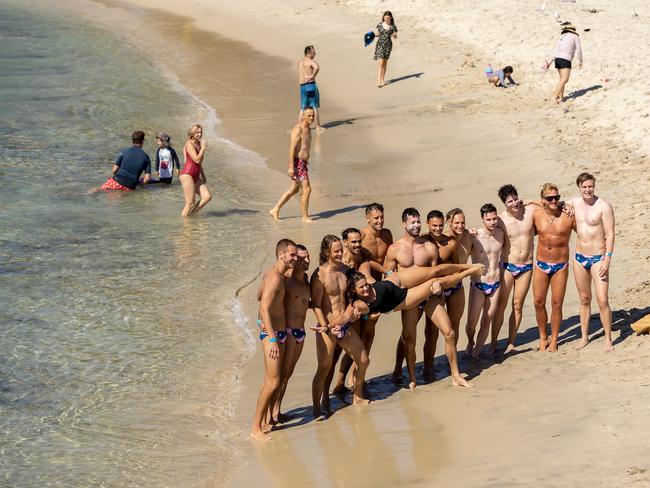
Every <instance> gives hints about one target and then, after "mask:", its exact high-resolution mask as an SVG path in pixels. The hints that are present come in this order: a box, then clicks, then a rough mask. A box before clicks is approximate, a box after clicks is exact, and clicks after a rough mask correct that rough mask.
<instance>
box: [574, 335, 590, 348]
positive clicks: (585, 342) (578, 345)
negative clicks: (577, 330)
mask: <svg viewBox="0 0 650 488" xmlns="http://www.w3.org/2000/svg"><path fill="white" fill-rule="evenodd" d="M587 344H589V339H587V338H586V337H585V338H582V339H580V342H579V343H578V344H576V345H575V346H573V349H575V350H576V351H579V350H580V349H582V348H583V347H585V346H586V345H587Z"/></svg>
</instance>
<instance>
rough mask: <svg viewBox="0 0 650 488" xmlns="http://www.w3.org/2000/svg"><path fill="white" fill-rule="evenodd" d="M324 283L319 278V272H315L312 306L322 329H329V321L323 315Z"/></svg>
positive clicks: (312, 286)
mask: <svg viewBox="0 0 650 488" xmlns="http://www.w3.org/2000/svg"><path fill="white" fill-rule="evenodd" d="M323 292H324V290H323V283H322V282H321V280H320V279H319V278H318V270H316V271H315V272H314V274H313V275H312V278H311V306H312V310H313V311H314V316H316V321H317V322H318V325H319V326H321V327H327V319H326V318H325V314H324V313H323V309H322V306H323Z"/></svg>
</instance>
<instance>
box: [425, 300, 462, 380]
mask: <svg viewBox="0 0 650 488" xmlns="http://www.w3.org/2000/svg"><path fill="white" fill-rule="evenodd" d="M431 300H432V299H429V301H431ZM442 303H443V304H444V298H443V299H442ZM424 318H425V323H424V347H423V349H422V354H423V355H424V361H423V362H424V380H425V381H433V380H434V379H435V377H434V375H433V362H434V360H435V357H436V345H437V343H438V335H439V334H438V333H439V331H438V327H436V325H435V324H434V323H433V322H432V321H431V319H430V318H429V314H425V317H424ZM455 340H456V339H455V337H454V342H455ZM454 349H455V344H454Z"/></svg>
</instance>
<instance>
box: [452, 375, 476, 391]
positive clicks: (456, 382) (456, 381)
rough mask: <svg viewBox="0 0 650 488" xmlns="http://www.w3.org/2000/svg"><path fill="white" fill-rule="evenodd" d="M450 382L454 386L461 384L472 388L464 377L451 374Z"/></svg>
mask: <svg viewBox="0 0 650 488" xmlns="http://www.w3.org/2000/svg"><path fill="white" fill-rule="evenodd" d="M451 384H452V385H454V386H462V387H465V388H470V389H471V388H474V385H472V384H470V383H469V382H468V381H467V380H466V379H465V378H463V377H462V376H460V375H459V376H452V377H451Z"/></svg>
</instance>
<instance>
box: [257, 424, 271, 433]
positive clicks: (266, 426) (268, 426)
mask: <svg viewBox="0 0 650 488" xmlns="http://www.w3.org/2000/svg"><path fill="white" fill-rule="evenodd" d="M260 430H261V431H262V432H264V433H266V434H268V433H269V432H271V431H272V430H273V424H271V423H267V422H264V423H263V424H262V428H261V429H260Z"/></svg>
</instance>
